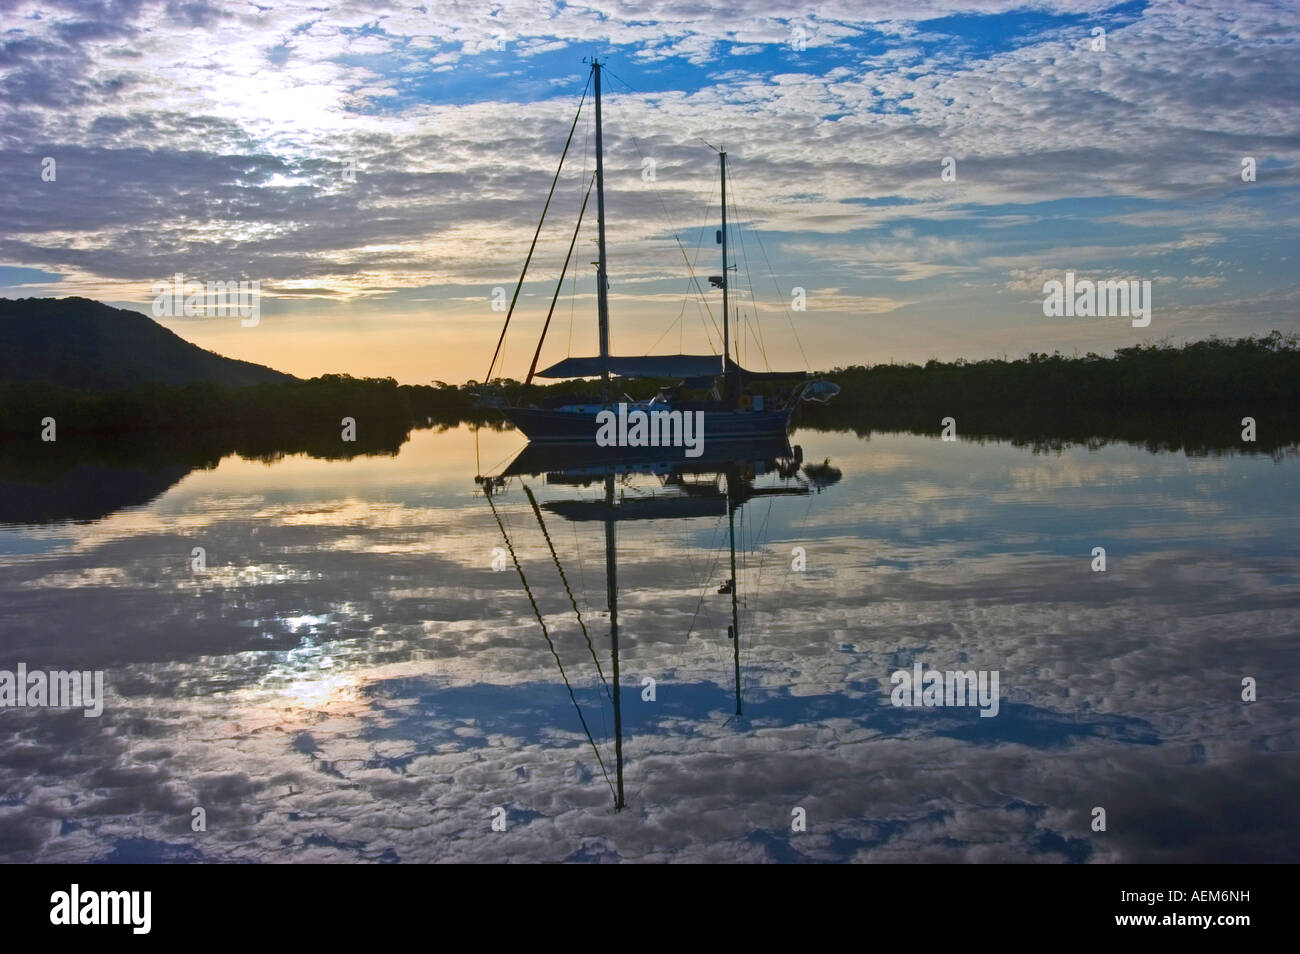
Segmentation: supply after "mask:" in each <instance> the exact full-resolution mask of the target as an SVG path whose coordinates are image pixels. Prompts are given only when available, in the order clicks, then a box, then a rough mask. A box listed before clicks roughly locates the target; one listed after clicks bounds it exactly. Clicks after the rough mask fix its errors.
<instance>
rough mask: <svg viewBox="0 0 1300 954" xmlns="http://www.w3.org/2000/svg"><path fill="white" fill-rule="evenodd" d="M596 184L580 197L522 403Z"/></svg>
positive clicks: (521, 394) (521, 395)
mask: <svg viewBox="0 0 1300 954" xmlns="http://www.w3.org/2000/svg"><path fill="white" fill-rule="evenodd" d="M595 184H596V177H595V176H592V177H591V182H590V183H589V184H588V185H587V194H586V195H585V196H583V197H582V208H581V209H580V210H579V211H578V224H577V225H576V226H574V228H573V238H572V239H570V240H569V251H568V254H567V255H565V256H564V267H563V268H561V269H560V280H559V281H558V282H557V283H556V285H555V294H554V295H552V296H551V307H550V308H549V309H548V310H547V312H546V323H545V324H544V325H542V334H541V337H540V338H538V339H537V350H536V351H534V352H533V363H532V364H530V365H529V366H528V377H526V378H525V379H524V386H523V388H521V389H520V391H519V399H520V401H521V402H522V400H523V396H524V391H525V390H527V388H528V385H530V384H532V383H533V375H534V374H535V373H536V372H537V359H538V358H540V357H541V356H542V345H543V344H545V342H546V332H547V330H548V329H549V328H550V327H551V316H552V315H554V314H555V303H556V302H557V301H558V300H559V298H560V289H562V288H563V287H564V276H565V274H567V273H568V271H569V262H570V260H572V258H573V246H575V245H577V244H578V232H579V230H580V229H581V228H582V217H583V216H584V215H586V214H587V200H588V199H590V198H591V187H592V186H594V185H595Z"/></svg>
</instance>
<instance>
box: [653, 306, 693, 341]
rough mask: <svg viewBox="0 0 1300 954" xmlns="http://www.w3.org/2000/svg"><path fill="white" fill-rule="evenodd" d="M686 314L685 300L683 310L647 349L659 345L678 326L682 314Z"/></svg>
mask: <svg viewBox="0 0 1300 954" xmlns="http://www.w3.org/2000/svg"><path fill="white" fill-rule="evenodd" d="M684 314H686V302H684V301H683V302H682V310H681V312H680V313H679V314H678V315H677V317H676V318H674V319H673V323H672V324H671V325H669V326H668V327H667V328H665V329H664V333H663V334H661V335H660V336H659V337H658V338H657V339H655V343H654V344H652V345H651V346H650V347H649V348H648V349H647V350H648V351H654V349H655V348H656V347H658V346H659V342H660V341H663V340H664V339H665V338H667V337H668V332H670V331H672V330H673V329H674V328H676V327H677V323H678V322H679V321H681V320H682V315H684Z"/></svg>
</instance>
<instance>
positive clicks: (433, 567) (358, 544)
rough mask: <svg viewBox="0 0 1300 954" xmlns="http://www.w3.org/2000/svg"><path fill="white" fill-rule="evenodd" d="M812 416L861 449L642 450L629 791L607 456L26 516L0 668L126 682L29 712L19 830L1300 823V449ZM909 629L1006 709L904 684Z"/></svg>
mask: <svg viewBox="0 0 1300 954" xmlns="http://www.w3.org/2000/svg"><path fill="white" fill-rule="evenodd" d="M792 440H793V442H794V443H795V444H798V445H800V446H801V447H802V449H803V454H804V459H805V462H806V463H813V462H821V461H822V460H824V459H826V458H829V460H830V462H831V464H832V465H833V466H834V467H835V468H837V469H838V470H839V471H840V473H841V474H842V477H841V478H840V479H839V480H835V479H834V476H833V475H831V476H824V477H822V479H821V482H822V483H823V484H825V486H818V485H817V482H816V481H810V480H809V479H808V477H807V475H806V473H805V474H801V475H800V476H799V477H793V476H782V475H781V474H780V473H773V472H768V473H763V472H755V473H754V474H753V479H752V481H748V480H745V481H740V480H739V478H738V476H737V475H736V474H735V473H733V474H732V476H731V480H730V482H729V483H724V482H720V481H715V480H712V479H709V478H708V477H707V476H706V475H700V476H698V477H696V478H695V479H694V480H693V482H692V483H691V484H690V485H689V487H688V488H683V487H680V486H676V485H673V484H671V483H669V484H668V485H665V484H664V482H663V481H662V480H661V479H660V478H659V477H657V476H654V475H630V476H624V477H621V478H620V479H619V480H618V481H617V482H616V489H615V500H616V502H617V506H618V508H620V509H619V510H618V513H619V514H620V515H621V516H622V519H620V520H619V521H618V522H617V523H616V524H614V528H615V546H614V554H615V558H616V565H617V601H618V602H617V611H618V624H619V645H618V648H619V667H620V680H619V686H620V687H621V691H620V692H619V693H618V695H619V699H620V707H621V722H622V763H623V766H622V767H623V776H624V788H625V800H626V807H625V808H624V809H623V810H622V811H615V784H616V776H617V757H618V753H617V751H616V744H615V741H616V740H615V731H614V711H613V710H614V695H615V693H614V687H613V686H612V685H611V683H612V663H613V659H612V654H611V649H612V647H611V640H610V621H609V615H608V606H607V587H606V570H605V567H606V523H605V521H604V520H603V519H602V516H603V514H604V513H605V511H604V510H603V508H602V503H601V502H602V501H603V500H604V499H605V485H604V483H603V481H601V480H599V479H597V480H594V481H592V482H590V483H589V484H586V485H583V484H582V483H581V482H575V483H564V482H559V481H548V480H547V479H546V478H545V477H527V478H523V479H512V480H510V481H509V482H508V483H506V484H505V485H504V486H501V487H500V488H498V489H497V490H496V491H495V492H494V493H493V494H492V495H491V499H489V498H488V497H487V496H485V495H484V493H483V491H482V490H481V489H480V487H479V486H478V485H477V484H476V483H475V480H474V476H475V474H476V473H478V472H480V471H483V472H489V471H490V472H493V473H496V472H499V471H500V470H501V468H502V467H503V466H504V465H505V462H506V461H508V460H509V458H510V457H511V456H512V455H513V453H514V451H516V450H517V449H518V448H519V447H520V445H521V439H520V438H519V437H518V435H516V434H513V433H506V434H492V433H489V432H486V431H485V432H483V433H482V434H481V435H480V439H479V442H478V443H479V446H478V448H477V450H478V463H476V446H475V438H474V435H473V434H472V433H471V432H470V431H468V430H465V429H461V430H454V431H449V432H446V433H434V432H432V431H422V432H416V433H415V434H414V435H413V436H412V439H411V440H410V441H409V442H408V443H407V444H406V445H405V446H404V447H403V448H402V450H401V452H400V454H398V455H397V456H396V457H392V458H388V457H371V458H358V459H354V460H351V461H342V462H331V461H322V460H315V459H310V458H305V457H290V458H286V459H284V460H282V461H279V462H277V463H274V464H271V465H266V464H262V463H257V462H250V461H244V460H241V459H239V458H227V459H225V460H223V461H221V463H220V464H219V466H217V467H216V468H215V469H212V470H206V471H202V470H200V471H194V472H191V473H188V474H186V475H184V476H180V477H179V479H178V480H176V482H174V483H170V481H171V480H172V478H171V477H168V478H167V479H165V480H163V481H162V486H163V487H164V488H166V489H162V491H161V493H160V494H159V495H158V496H156V497H154V498H153V499H151V500H149V501H148V502H147V503H144V504H142V505H139V506H131V507H126V508H124V509H119V510H116V511H115V512H112V513H110V514H108V515H107V516H104V517H102V518H98V519H94V520H90V521H87V522H70V521H62V522H44V523H31V524H26V523H10V524H6V525H4V526H2V527H0V624H2V629H0V632H3V634H4V636H3V639H2V640H0V669H8V670H13V669H15V668H16V666H17V664H18V663H19V662H24V663H26V664H27V665H28V667H29V668H43V669H54V668H69V667H76V668H78V669H102V670H104V671H105V679H106V684H107V702H106V706H105V710H104V713H103V715H102V717H100V718H98V719H91V718H84V717H83V716H82V714H81V713H80V712H79V711H61V710H35V709H17V708H11V709H5V710H0V860H4V861H50V862H74V861H137V860H148V861H156V860H207V861H331V862H333V861H406V862H417V861H502V860H517V861H532V860H553V861H558V860H579V861H614V860H633V861H669V860H689V861H733V860H734V861H849V860H851V861H887V862H903V861H1006V860H1011V861H1048V862H1055V861H1070V862H1079V861H1090V862H1108V861H1212V860H1213V861H1246V860H1286V861H1297V860H1300V823H1298V822H1297V819H1296V814H1295V795H1296V792H1297V791H1300V759H1298V758H1297V725H1298V724H1300V720H1298V716H1300V692H1298V691H1297V684H1298V683H1297V676H1298V675H1300V654H1297V652H1296V648H1297V647H1296V638H1297V637H1296V634H1297V619H1298V618H1300V546H1298V545H1297V540H1300V536H1298V535H1297V531H1298V530H1300V516H1298V514H1297V508H1296V506H1295V503H1296V500H1297V490H1298V489H1300V479H1298V478H1300V469H1298V466H1297V461H1296V458H1295V457H1292V456H1286V457H1284V458H1283V459H1281V460H1280V461H1274V460H1272V459H1269V458H1268V457H1250V456H1223V457H1208V458H1188V457H1186V456H1183V455H1181V454H1158V455H1157V454H1150V453H1148V452H1146V451H1145V450H1141V449H1137V448H1133V447H1129V446H1108V447H1103V448H1101V449H1099V450H1095V451H1089V450H1087V449H1083V448H1078V449H1073V450H1068V451H1066V452H1064V453H1061V454H1041V455H1035V454H1033V453H1030V452H1029V451H1027V450H1024V449H1020V448H1015V447H1012V446H1010V445H1008V444H999V443H986V444H975V443H966V442H958V443H955V444H954V443H943V442H940V441H938V440H934V439H929V438H924V437H917V436H910V435H889V434H876V435H874V436H873V437H872V438H871V439H870V440H863V439H860V438H857V437H855V436H852V435H849V434H828V433H811V432H804V433H800V434H797V435H795V436H794V438H793V439H792ZM498 462H500V463H498ZM759 470H760V471H761V470H763V468H760V469H759ZM743 476H745V477H748V475H743ZM94 479H95V480H96V481H102V479H103V478H102V475H99V476H96V477H95V478H94ZM169 483H170V486H167V485H168V484H169ZM742 485H743V486H744V487H745V491H746V492H745V494H744V497H746V498H747V499H744V500H743V501H741V500H739V499H736V500H735V502H736V503H737V504H738V506H737V508H736V510H735V513H734V522H735V529H736V534H735V539H736V561H737V581H738V583H737V593H738V616H739V623H740V643H739V646H740V650H739V693H740V697H741V705H742V708H743V714H742V715H740V716H737V715H736V712H735V709H736V689H737V686H736V658H735V656H734V654H733V643H732V641H731V640H730V639H729V638H728V635H727V627H728V624H729V623H730V622H731V613H732V597H731V595H730V594H729V593H728V592H725V591H726V590H727V586H726V584H727V581H728V578H729V577H730V573H731V571H730V565H729V564H730V548H729V521H728V516H727V499H728V498H727V496H726V494H725V493H723V494H719V493H717V489H718V488H719V487H724V488H725V487H727V486H731V487H735V488H739V487H741V486H742ZM525 486H527V488H529V489H530V490H531V491H532V492H533V494H534V495H535V497H536V501H537V503H538V511H537V513H535V512H534V509H533V506H532V503H531V501H530V499H529V497H528V495H527V493H526V492H525V489H524V488H525ZM688 489H689V490H690V491H691V492H690V493H687V492H686V491H687V490H688ZM778 490H780V491H783V492H781V493H774V492H773V491H778ZM539 513H540V515H541V517H542V522H540V523H539V519H538V514H539ZM498 520H499V521H500V523H498ZM543 526H544V527H545V535H544V533H543V529H542V528H543ZM548 537H549V545H548ZM507 542H508V545H507ZM196 546H201V547H203V548H204V549H205V551H206V561H207V569H206V570H205V571H203V572H196V571H194V570H193V569H192V567H191V559H192V557H191V551H192V548H193V547H196ZM551 546H553V547H554V551H555V557H554V558H553V557H552V553H551V549H550V547H551ZM1096 546H1103V547H1105V549H1106V553H1107V570H1106V571H1105V572H1104V573H1103V572H1092V570H1091V569H1090V564H1091V562H1092V558H1091V556H1090V554H1091V551H1092V548H1093V547H1096ZM796 547H801V548H803V549H802V555H803V559H804V560H806V569H804V570H803V571H802V572H799V571H796V570H794V569H792V563H793V562H794V561H795V560H796V557H797V556H798V554H796V553H795V552H794V550H795V548H796ZM511 548H513V552H514V556H515V557H517V559H518V567H516V565H515V562H514V560H513V559H512V558H511V556H510V549H511ZM557 562H558V568H557ZM494 563H495V564H496V565H497V567H498V569H494V567H493V565H494ZM561 569H562V570H563V573H564V580H562V579H561V576H560V570H561ZM521 572H522V577H523V579H524V580H526V581H527V586H528V588H529V590H530V591H531V594H532V597H533V598H534V599H535V600H536V605H537V612H536V613H535V612H534V608H533V605H532V603H531V602H530V599H529V592H528V591H526V590H525V586H524V583H523V582H521ZM564 581H567V584H568V586H569V588H570V590H571V591H572V599H573V602H571V601H570V596H569V594H568V592H566V589H565V585H564ZM720 589H722V590H724V592H719V590H720ZM575 603H576V606H577V610H578V612H575V607H574V604H575ZM539 615H540V617H541V622H539V618H538V616H539ZM580 620H581V622H580ZM543 623H544V627H545V629H543V625H542V624H543ZM584 627H585V634H584ZM588 639H590V644H589V642H588ZM914 662H921V663H923V664H924V665H925V666H926V667H927V668H938V669H963V670H964V669H974V670H990V671H992V670H996V671H998V673H999V674H1000V692H1001V701H1000V710H999V713H998V715H997V716H996V717H994V718H980V717H979V715H978V711H977V710H976V709H971V708H899V707H895V706H893V705H891V702H890V674H891V673H892V672H894V671H895V670H897V669H900V668H907V669H910V668H911V667H912V665H913V663H914ZM1245 676H1251V677H1254V678H1255V679H1257V681H1258V694H1259V701H1257V702H1255V703H1253V704H1246V703H1243V701H1242V700H1241V691H1242V690H1241V683H1242V679H1243V677H1245ZM647 678H650V679H653V680H654V681H655V684H654V699H653V701H648V700H647V699H645V698H644V696H645V695H648V694H649V692H648V688H646V687H644V686H643V680H645V679H647ZM566 680H567V685H566ZM589 735H590V738H589ZM196 806H201V807H202V808H203V809H204V810H205V812H206V824H207V830H206V831H203V832H194V831H192V830H191V818H192V810H193V809H194V808H195V807H196ZM1094 807H1103V808H1104V809H1105V811H1106V823H1107V824H1106V827H1107V830H1106V831H1104V832H1096V831H1093V830H1092V828H1091V821H1092V813H1093V809H1094ZM498 808H500V809H504V817H505V821H506V830H505V831H494V830H493V828H492V822H493V815H494V809H498ZM796 808H802V809H803V810H804V812H805V813H806V818H807V830H806V831H792V818H793V817H794V816H793V815H792V812H793V810H794V809H796ZM496 815H497V816H498V817H500V815H501V813H500V812H497V813H496Z"/></svg>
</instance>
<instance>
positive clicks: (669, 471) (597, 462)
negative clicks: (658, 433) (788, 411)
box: [475, 437, 841, 811]
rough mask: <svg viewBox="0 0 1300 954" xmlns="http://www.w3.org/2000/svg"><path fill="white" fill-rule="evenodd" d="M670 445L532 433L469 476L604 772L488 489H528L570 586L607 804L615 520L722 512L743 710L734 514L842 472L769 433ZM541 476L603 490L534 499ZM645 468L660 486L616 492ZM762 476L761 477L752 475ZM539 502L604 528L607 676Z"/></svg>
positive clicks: (616, 693) (619, 760) (618, 774)
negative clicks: (599, 696) (600, 687)
mask: <svg viewBox="0 0 1300 954" xmlns="http://www.w3.org/2000/svg"><path fill="white" fill-rule="evenodd" d="M672 453H673V452H672V451H671V450H668V449H660V448H639V449H635V450H633V451H632V452H631V453H629V448H601V447H595V446H589V445H567V446H566V445H540V444H536V443H530V444H529V445H527V446H526V447H525V448H524V449H523V450H522V451H521V452H520V453H519V455H518V456H516V457H515V458H514V459H513V460H512V461H511V462H510V463H509V464H508V465H507V466H506V467H505V469H504V470H502V472H501V473H500V474H498V475H495V476H491V475H487V476H485V475H480V476H477V477H476V478H475V480H476V482H477V483H478V485H479V487H480V488H481V489H482V491H483V495H484V497H485V498H486V499H487V502H488V505H489V507H491V508H492V512H493V515H494V516H495V517H496V522H497V527H498V528H499V529H500V531H501V535H502V538H503V539H504V541H505V544H506V549H507V551H508V552H509V554H510V557H511V560H512V562H513V564H514V568H515V571H516V572H517V573H518V575H519V581H520V584H521V585H522V587H523V589H524V592H525V594H526V595H527V596H528V599H529V602H530V603H531V604H532V609H533V613H534V615H535V616H536V618H537V623H538V625H539V627H540V628H541V631H542V635H543V637H544V638H545V639H546V642H547V645H548V646H549V647H550V650H551V654H552V656H554V658H555V663H556V666H557V667H558V668H559V671H560V676H561V678H562V679H563V680H564V684H565V686H566V688H568V691H569V696H570V698H571V699H572V700H573V704H574V708H575V709H576V710H577V713H578V719H579V721H580V722H581V724H582V728H583V731H584V732H585V733H586V736H587V740H588V742H590V744H591V747H592V750H593V751H594V752H595V754H596V759H597V762H598V764H599V765H600V767H601V771H602V772H605V773H606V780H607V781H610V780H609V777H608V772H607V771H606V768H605V763H604V760H603V759H602V757H601V754H600V749H599V747H598V746H597V745H596V742H595V740H594V739H593V738H592V735H591V732H590V729H589V727H588V724H587V720H586V718H585V716H584V715H583V713H582V708H581V706H580V705H579V704H578V701H577V697H576V696H575V695H574V692H573V687H572V686H571V685H570V683H569V678H568V675H567V674H566V673H565V670H564V665H563V662H562V660H561V659H560V656H559V653H558V652H556V648H555V643H554V641H553V640H552V638H551V634H550V632H549V630H548V629H547V625H546V621H545V618H544V617H543V614H542V612H541V610H540V609H539V608H538V605H537V600H536V598H535V596H534V594H533V591H532V589H531V587H530V585H529V583H528V580H527V578H526V576H525V574H524V570H523V567H522V565H521V564H520V562H519V558H518V556H517V554H516V551H515V547H514V544H513V542H512V541H511V538H510V534H509V533H508V532H507V530H506V527H505V524H504V523H503V522H502V520H501V516H500V514H499V513H498V511H497V505H496V498H497V497H498V496H500V495H502V494H503V493H505V492H506V491H507V490H508V488H509V487H510V486H511V485H512V483H514V482H515V481H516V480H517V481H518V482H519V483H520V485H521V486H522V488H523V491H524V493H525V494H526V495H527V498H528V502H529V504H530V506H531V510H532V512H533V515H534V517H535V518H536V520H537V523H538V526H539V528H540V529H541V532H542V536H543V537H544V538H545V540H546V544H547V547H548V549H549V551H550V555H551V559H552V560H553V561H554V563H555V567H556V569H557V570H558V571H559V575H560V580H561V582H562V583H563V585H564V589H565V592H566V593H567V594H568V597H569V601H570V603H571V605H572V607H573V612H574V614H575V616H576V617H577V621H578V625H579V626H580V627H581V629H582V633H583V636H584V637H586V641H587V646H588V648H589V650H590V651H591V655H592V659H593V660H594V661H595V663H596V669H597V672H598V674H599V676H600V680H601V682H602V683H603V684H604V686H605V691H606V693H607V694H608V696H609V698H610V700H611V703H612V705H613V715H614V770H615V778H614V780H613V781H610V788H611V793H612V795H613V799H614V809H615V811H620V810H622V808H623V807H624V805H625V799H624V794H623V721H622V700H621V686H620V681H619V618H618V529H617V528H618V524H619V522H621V521H628V520H689V519H694V518H701V517H719V518H720V517H722V516H725V517H726V518H727V525H728V534H727V541H728V549H729V552H730V562H729V566H730V574H729V576H728V578H727V579H726V580H724V581H723V582H722V584H721V585H720V586H719V587H718V588H717V592H718V593H719V594H722V595H729V596H730V597H731V623H730V625H729V626H728V627H727V635H728V638H729V639H730V641H731V647H732V664H733V666H732V668H733V674H734V691H735V703H736V712H735V714H736V716H741V715H743V714H744V706H743V700H742V698H741V678H740V642H741V638H742V635H741V631H740V605H741V602H742V600H741V595H740V587H739V586H738V585H737V576H736V515H737V513H738V512H739V511H740V510H741V508H742V507H744V506H745V505H746V504H747V503H749V502H750V501H752V500H755V499H757V498H761V497H777V496H790V495H796V496H798V495H807V494H810V493H813V492H814V491H815V492H821V490H823V489H825V488H826V487H830V486H833V485H834V484H835V483H837V482H838V481H839V480H840V477H841V473H840V471H839V470H837V469H836V468H834V467H832V466H831V465H830V461H829V460H827V461H825V462H824V463H822V464H813V465H804V464H803V452H802V449H801V448H799V447H792V446H791V444H790V442H789V440H788V439H787V438H785V437H770V438H764V439H757V440H746V441H736V442H714V443H713V444H712V446H710V447H709V448H708V449H707V450H706V452H705V453H704V454H702V455H701V456H700V457H698V458H686V457H682V456H680V450H678V451H677V454H678V455H679V456H675V457H673V456H666V455H669V454H672ZM539 476H540V477H541V478H543V480H544V482H545V483H546V485H547V486H549V487H561V488H564V487H572V488H575V489H576V488H583V487H592V486H599V487H602V488H603V491H604V493H603V495H602V496H601V497H599V498H597V499H592V498H591V497H585V498H581V499H557V500H549V501H548V502H546V503H545V504H542V505H541V506H539V505H538V502H537V498H536V496H535V495H534V493H533V491H532V489H531V488H530V487H529V486H528V484H527V483H525V478H527V477H539ZM646 477H649V478H653V479H657V481H658V483H659V487H660V489H659V491H658V492H655V493H652V494H649V495H643V494H635V495H631V496H629V495H627V494H625V493H623V492H622V490H623V488H625V487H626V485H627V483H628V482H629V481H631V480H633V479H636V478H646ZM760 479H766V480H767V482H766V483H764V484H763V485H762V486H760V485H759V481H760ZM543 511H546V512H547V513H550V514H554V515H555V516H557V517H559V518H561V519H562V520H567V521H574V522H584V521H599V522H600V523H602V524H603V526H604V538H605V597H606V606H607V608H608V611H609V658H610V678H609V680H608V681H607V680H606V678H605V674H604V670H603V667H601V664H600V658H599V654H598V653H597V652H596V649H595V646H594V645H593V643H592V641H591V636H590V634H589V633H588V631H587V625H586V621H585V620H583V618H582V613H581V611H580V610H579V609H578V603H577V600H576V599H575V598H574V595H573V590H572V587H571V586H570V585H569V580H568V577H567V576H566V574H565V572H564V567H563V566H562V565H561V562H560V558H559V555H558V554H557V553H556V551H555V546H554V544H553V543H552V541H551V536H550V533H549V531H548V530H547V526H546V520H545V517H544V515H543Z"/></svg>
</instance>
